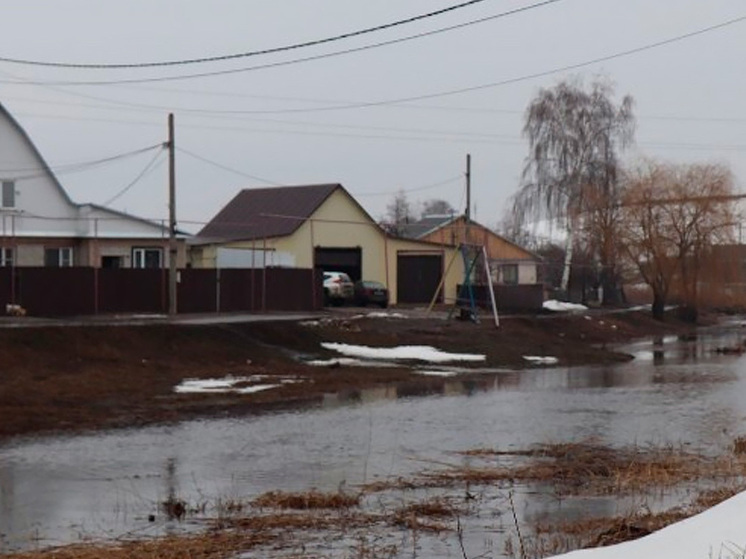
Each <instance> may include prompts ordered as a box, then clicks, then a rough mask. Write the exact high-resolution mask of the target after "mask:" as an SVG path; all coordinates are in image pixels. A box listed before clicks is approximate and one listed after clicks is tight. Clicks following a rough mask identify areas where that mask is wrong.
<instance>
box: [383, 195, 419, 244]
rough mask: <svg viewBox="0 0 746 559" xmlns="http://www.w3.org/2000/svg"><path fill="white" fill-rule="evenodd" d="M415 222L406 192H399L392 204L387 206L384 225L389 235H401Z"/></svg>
mask: <svg viewBox="0 0 746 559" xmlns="http://www.w3.org/2000/svg"><path fill="white" fill-rule="evenodd" d="M413 221H415V217H414V214H413V212H412V206H411V205H410V203H409V200H408V199H407V194H406V192H404V190H399V192H397V193H396V195H394V199H393V200H392V201H391V203H390V204H388V205H387V206H386V217H385V219H384V222H383V223H382V225H383V227H384V228H385V229H386V230H387V231H388V232H389V233H392V234H394V235H401V234H402V233H403V232H404V227H405V226H406V225H407V224H408V223H411V222H413Z"/></svg>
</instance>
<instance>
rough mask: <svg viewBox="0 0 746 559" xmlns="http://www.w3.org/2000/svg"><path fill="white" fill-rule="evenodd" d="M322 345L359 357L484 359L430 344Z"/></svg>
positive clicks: (447, 359)
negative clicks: (441, 348)
mask: <svg viewBox="0 0 746 559" xmlns="http://www.w3.org/2000/svg"><path fill="white" fill-rule="evenodd" d="M321 346H322V347H324V348H326V349H330V350H332V351H336V352H338V353H341V354H342V355H347V356H349V357H358V358H361V359H412V360H417V361H428V362H430V363H446V362H449V361H485V360H486V357H485V356H484V355H477V354H473V353H447V352H445V351H441V350H439V349H436V348H434V347H431V346H416V345H410V346H397V347H380V348H379V347H368V346H362V345H348V344H338V343H328V342H327V343H322V344H321Z"/></svg>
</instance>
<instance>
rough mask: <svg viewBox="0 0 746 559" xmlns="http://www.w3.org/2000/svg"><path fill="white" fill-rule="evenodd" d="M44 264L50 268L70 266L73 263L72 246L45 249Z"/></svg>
mask: <svg viewBox="0 0 746 559" xmlns="http://www.w3.org/2000/svg"><path fill="white" fill-rule="evenodd" d="M44 265H45V266H48V267H50V268H69V267H70V266H72V265H73V249H72V248H71V247H62V248H47V249H44Z"/></svg>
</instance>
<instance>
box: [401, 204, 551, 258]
mask: <svg viewBox="0 0 746 559" xmlns="http://www.w3.org/2000/svg"><path fill="white" fill-rule="evenodd" d="M460 221H461V222H464V221H466V217H465V216H464V215H463V214H460V215H455V216H443V215H436V216H425V217H424V218H422V219H421V220H419V221H417V222H416V223H412V224H410V225H408V226H407V227H411V230H412V231H416V232H419V234H418V236H417V237H412V238H418V239H421V238H422V237H426V236H428V235H430V234H432V233H435V232H436V231H439V230H440V229H443V228H444V227H448V226H450V225H453V224H455V223H457V222H460ZM469 223H470V225H471V226H473V227H476V228H479V229H482V230H484V231H486V232H487V233H488V234H490V235H492V236H493V237H497V238H498V239H500V240H501V241H502V242H504V243H506V244H509V245H511V246H513V247H515V248H517V249H518V250H520V251H522V252H525V253H526V254H527V255H529V256H530V257H531V258H533V259H534V260H537V261H541V260H542V258H541V256H539V255H538V254H536V253H534V252H531V251H530V250H528V249H525V248H523V247H522V246H520V245H519V244H516V243H514V242H513V241H511V240H510V239H506V238H505V237H503V236H502V235H498V234H497V233H495V232H494V231H493V230H492V229H490V228H489V227H485V226H484V225H482V224H481V223H477V222H476V221H474V220H473V219H472V220H470V221H469ZM405 231H407V229H406V228H405ZM407 236H409V235H407Z"/></svg>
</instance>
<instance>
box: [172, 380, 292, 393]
mask: <svg viewBox="0 0 746 559" xmlns="http://www.w3.org/2000/svg"><path fill="white" fill-rule="evenodd" d="M262 378H264V375H254V376H250V377H233V376H230V375H229V376H227V377H223V378H206V379H185V380H183V381H181V383H179V384H178V385H176V386H175V387H174V392H176V393H177V394H200V393H201V394H209V393H213V394H214V393H224V392H235V393H237V394H253V393H254V392H261V391H262V390H269V389H271V388H278V387H280V386H282V384H287V383H291V382H299V381H298V380H297V379H282V381H281V383H282V384H252V385H251V386H236V385H237V384H239V383H251V382H257V381H259V380H261V379H262Z"/></svg>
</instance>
